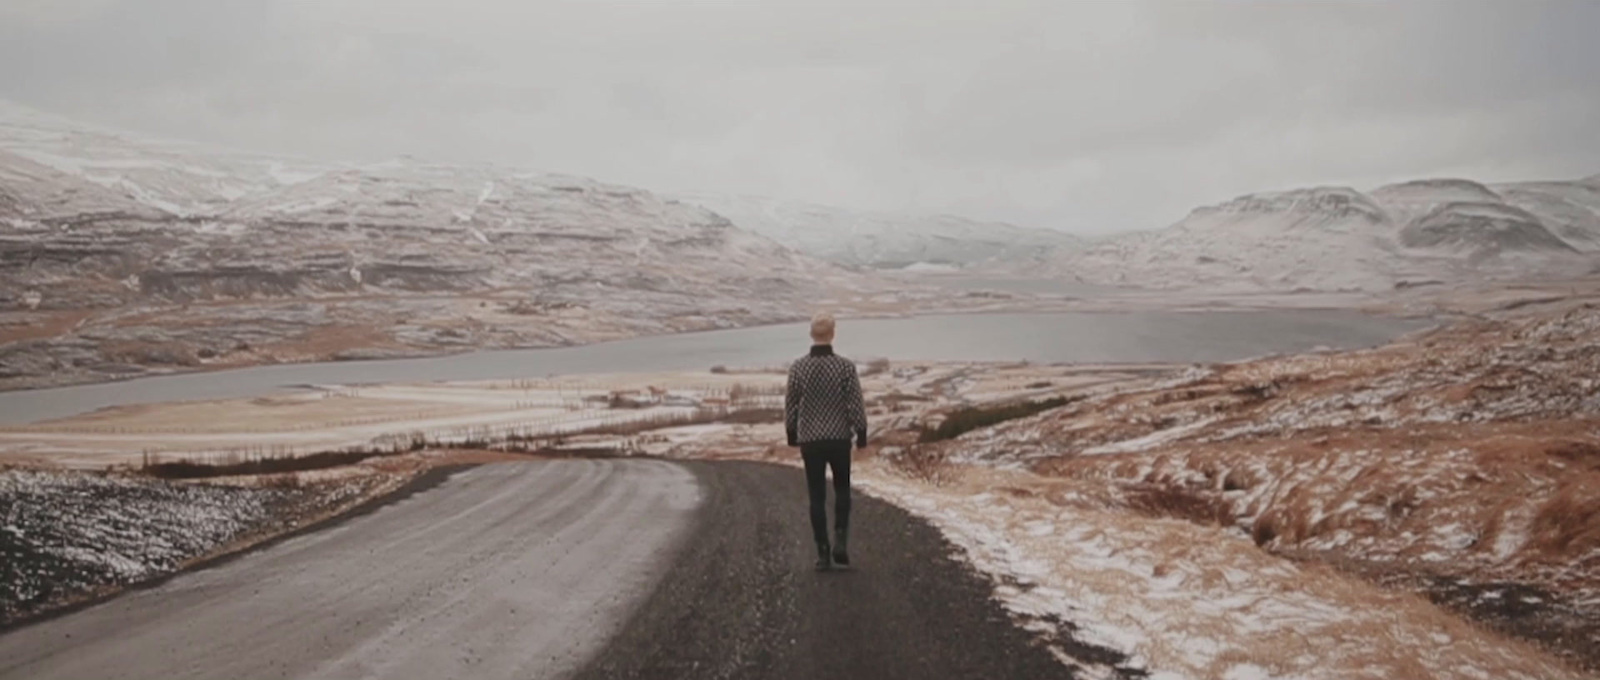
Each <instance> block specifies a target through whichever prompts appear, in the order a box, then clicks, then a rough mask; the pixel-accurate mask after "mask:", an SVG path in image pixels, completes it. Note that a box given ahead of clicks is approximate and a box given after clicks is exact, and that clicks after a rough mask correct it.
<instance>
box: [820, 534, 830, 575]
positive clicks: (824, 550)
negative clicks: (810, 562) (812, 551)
mask: <svg viewBox="0 0 1600 680" xmlns="http://www.w3.org/2000/svg"><path fill="white" fill-rule="evenodd" d="M832 568H833V562H831V561H829V560H828V543H827V541H823V542H822V543H818V544H817V571H827V570H829V569H832Z"/></svg>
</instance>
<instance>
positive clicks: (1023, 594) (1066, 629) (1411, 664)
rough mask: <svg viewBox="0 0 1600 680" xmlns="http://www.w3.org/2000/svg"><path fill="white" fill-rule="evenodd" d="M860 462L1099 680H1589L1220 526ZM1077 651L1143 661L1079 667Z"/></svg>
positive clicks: (866, 479)
mask: <svg viewBox="0 0 1600 680" xmlns="http://www.w3.org/2000/svg"><path fill="white" fill-rule="evenodd" d="M863 467H864V468H865V469H863V470H862V472H861V473H860V474H858V475H856V477H855V478H856V479H857V480H859V482H860V484H861V486H862V487H863V488H864V489H866V490H867V491H869V492H871V493H873V494H875V495H879V496H882V497H884V498H886V499H888V500H890V501H892V502H894V503H896V504H897V505H901V506H902V507H905V508H907V509H909V510H911V511H913V512H915V513H917V514H919V515H921V516H923V517H925V518H926V519H928V520H929V521H930V522H932V523H934V524H935V525H936V526H938V527H939V528H940V529H941V530H942V531H943V532H944V534H945V536H946V537H947V538H948V539H949V540H950V541H951V543H953V544H954V545H955V546H956V547H957V548H959V549H960V551H961V553H962V555H963V556H964V557H965V558H966V559H968V560H970V561H971V562H972V563H973V565H974V566H975V567H976V568H977V569H978V570H979V571H980V572H982V573H984V574H987V575H988V576H989V577H990V578H991V579H993V580H994V582H995V592H996V594H997V596H998V597H999V598H1000V600H1001V601H1002V602H1003V603H1004V604H1005V606H1006V607H1007V609H1008V610H1010V611H1011V612H1012V613H1013V614H1014V615H1015V616H1016V617H1018V619H1019V621H1021V622H1022V624H1023V625H1024V626H1025V627H1027V628H1029V629H1031V630H1035V631H1037V632H1039V633H1040V634H1041V635H1042V636H1043V637H1044V639H1045V640H1047V641H1049V643H1050V644H1051V645H1052V646H1053V647H1054V648H1055V649H1056V652H1057V654H1058V656H1059V657H1061V658H1062V659H1063V661H1064V662H1065V663H1067V664H1068V665H1069V666H1074V667H1078V668H1081V669H1083V670H1084V671H1086V676H1087V677H1119V676H1132V674H1133V672H1134V671H1139V670H1142V671H1145V672H1148V673H1149V677H1151V678H1163V679H1176V678H1229V677H1261V678H1373V677H1384V678H1526V679H1529V680H1532V679H1535V678H1537V679H1541V680H1554V679H1556V678H1578V677H1583V676H1582V675H1581V674H1579V673H1577V672H1575V671H1572V670H1570V669H1567V668H1565V667H1563V666H1562V664H1561V663H1560V662H1557V661H1554V660H1552V659H1550V658H1549V657H1548V656H1546V655H1544V654H1542V653H1540V652H1538V651H1537V650H1535V649H1534V648H1533V647H1532V646H1531V645H1527V644H1524V643H1520V642H1513V641H1508V640H1506V639H1504V638H1502V637H1500V636H1497V635H1495V634H1493V633H1489V632H1486V631H1484V630H1482V629H1480V628H1478V627H1476V626H1474V625H1472V624H1470V623H1468V622H1466V621H1463V620H1461V619H1459V618H1456V617H1454V616H1451V615H1450V614H1448V613H1446V612H1444V611H1443V610H1440V609H1439V608H1437V607H1434V606H1433V605H1431V604H1428V603H1426V602H1423V601H1421V600H1419V599H1417V598H1414V597H1412V596H1410V595H1408V594H1406V593H1400V592H1394V591H1386V590H1382V589H1380V588H1377V587H1375V586H1371V585H1368V584H1365V583H1362V582H1359V581H1356V580H1354V579H1351V578H1348V577H1346V576H1343V575H1340V574H1338V573H1335V572H1333V571H1332V570H1330V569H1326V568H1322V567H1319V566H1316V565H1298V564H1295V563H1292V562H1288V561H1285V560H1282V559H1280V558H1277V557H1274V556H1272V555H1271V554H1268V553H1265V552H1262V551H1260V550H1258V549H1256V547H1255V546H1254V544H1252V543H1250V542H1249V541H1247V540H1243V539H1241V538H1240V537H1238V536H1236V535H1231V534H1229V533H1227V532H1225V531H1223V530H1220V529H1215V528H1211V529H1207V528H1200V527H1196V526H1194V525H1192V524H1190V523H1187V522H1182V521H1178V520H1161V519H1147V518H1139V517H1136V516H1130V515H1128V514H1126V513H1119V512H1112V511H1096V510H1091V509H1084V508H1075V507H1073V506H1072V505H1071V504H1064V505H1063V504H1057V503H1054V502H1052V501H1051V500H1049V499H1048V498H1046V497H1043V495H1042V494H1041V493H1039V489H1038V487H1037V485H1036V483H1035V481H1034V480H1031V479H1026V478H1023V479H1021V480H1018V479H1014V478H1013V477H1014V476H1019V475H1015V474H1014V473H1013V474H1012V476H1008V475H1007V474H1006V473H985V472H973V473H971V474H970V475H967V476H966V477H965V479H964V480H963V481H962V482H961V483H959V484H956V485H948V486H945V487H935V486H931V485H927V484H922V483H918V482H915V481H911V480H908V479H906V478H904V477H902V476H899V475H896V474H893V473H891V472H888V471H886V470H883V469H881V468H874V467H868V466H863ZM1075 642H1077V643H1086V644H1090V645H1096V646H1103V647H1108V648H1111V649H1114V650H1118V651H1121V652H1123V653H1125V654H1127V655H1128V656H1129V657H1130V658H1131V659H1132V661H1131V662H1129V663H1127V664H1125V666H1124V667H1123V668H1120V669H1119V668H1115V667H1106V666H1101V665H1098V664H1096V663H1095V662H1094V661H1093V660H1086V659H1081V658H1076V657H1074V656H1073V655H1072V653H1071V651H1072V649H1073V644H1074V643H1075Z"/></svg>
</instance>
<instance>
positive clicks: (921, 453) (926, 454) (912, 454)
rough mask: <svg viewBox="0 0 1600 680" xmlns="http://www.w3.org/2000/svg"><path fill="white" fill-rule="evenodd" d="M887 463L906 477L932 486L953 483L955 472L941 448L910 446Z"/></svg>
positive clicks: (919, 445)
mask: <svg viewBox="0 0 1600 680" xmlns="http://www.w3.org/2000/svg"><path fill="white" fill-rule="evenodd" d="M889 462H890V463H891V464H893V465H894V467H895V469H897V470H899V471H900V472H901V473H902V474H904V475H906V476H907V477H910V478H912V479H915V480H918V481H921V482H925V483H928V484H932V485H934V486H944V485H945V484H948V483H950V482H953V481H955V477H956V474H955V470H954V468H952V467H951V465H950V460H949V457H948V454H947V453H946V452H945V450H944V448H943V447H938V446H923V445H921V444H912V445H911V446H907V447H905V448H903V449H901V450H900V451H899V452H898V453H896V454H894V455H893V456H891V457H890V458H889Z"/></svg>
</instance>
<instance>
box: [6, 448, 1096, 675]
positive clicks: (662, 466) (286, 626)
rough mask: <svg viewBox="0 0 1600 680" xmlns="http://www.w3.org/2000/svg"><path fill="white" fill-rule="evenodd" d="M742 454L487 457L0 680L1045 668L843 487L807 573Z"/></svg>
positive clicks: (904, 524)
mask: <svg viewBox="0 0 1600 680" xmlns="http://www.w3.org/2000/svg"><path fill="white" fill-rule="evenodd" d="M804 499H805V493H804V480H803V477H802V475H801V473H800V472H799V471H798V470H796V469H793V468H787V467H782V466H775V465H764V464H757V463H691V464H686V465H678V464H673V463H668V462H664V461H653V460H561V461H542V462H529V463H514V464H497V465H487V466H482V467H478V468H474V469H471V470H469V471H466V472H462V473H459V474H457V475H455V476H453V477H451V478H450V479H449V480H447V481H445V482H444V483H443V484H441V485H439V486H437V487H435V488H431V489H428V490H426V491H422V492H420V493H417V494H415V495H412V496H408V497H405V498H403V499H401V500H398V501H396V502H395V503H393V504H391V505H389V506H386V507H384V508H382V509H380V510H378V511H376V512H374V513H371V514H369V515H365V516H361V517H356V518H353V519H350V520H349V521H347V522H344V523H342V524H339V525H337V526H335V527H332V528H329V529H326V530H323V531H319V532H316V533H312V534H307V535H304V536H299V537H296V538H293V539H290V540H287V541H284V542H282V543H279V544H276V545H273V546H270V547H268V548H266V549H264V550H261V551H258V552H255V553H252V554H249V555H246V556H244V557H242V558H239V559H237V560H233V561H229V562H227V563H224V564H222V565H219V566H216V567H213V568H209V569H203V570H200V571H196V572H193V573H189V574H185V575H182V576H179V577H177V578H174V579H172V580H171V581H168V582H166V583H164V584H162V585H160V586H158V587H155V588H150V589H145V590H135V591H131V592H129V593H127V594H125V595H123V596H121V597H117V598H114V599H112V600H110V601H108V602H106V603H104V604H101V605H97V606H94V607H90V608H87V609H84V610H82V611H77V612H74V613H71V614H67V615H65V616H61V617H58V618H54V619H50V620H46V621H42V622H40V623H38V624H35V625H32V626H28V627H24V628H21V629H19V630H15V631H12V632H10V633H7V634H5V635H3V636H0V679H7V680H8V679H10V678H31V679H36V680H44V679H47V678H105V679H109V678H246V677H248V678H279V677H281V678H332V679H346V678H418V679H430V680H439V679H444V678H485V679H489V678H583V679H588V678H774V679H777V678H784V679H787V678H797V679H798V678H874V679H883V678H1058V677H1069V676H1068V673H1067V672H1066V670H1065V668H1064V667H1063V666H1062V665H1060V664H1059V663H1058V662H1056V661H1055V660H1054V659H1053V658H1052V657H1051V656H1050V655H1049V653H1048V652H1046V651H1044V650H1043V649H1041V648H1040V647H1038V646H1036V645H1034V644H1033V643H1032V642H1031V640H1030V637H1029V636H1028V635H1027V634H1026V633H1024V632H1022V631H1021V630H1019V629H1017V628H1016V627H1014V626H1013V625H1011V624H1010V623H1009V621H1008V620H1007V618H1006V616H1005V614H1004V613H1003V612H1002V611H1001V610H1000V608H999V607H998V606H997V605H996V604H994V602H993V601H992V600H990V599H989V597H988V595H989V587H988V585H987V584H986V583H985V582H984V581H983V580H982V579H981V578H980V577H978V576H977V575H975V574H973V573H972V572H971V571H970V569H968V568H966V567H965V566H963V565H961V564H960V563H958V562H956V561H954V560H952V559H950V556H949V547H948V545H947V544H946V543H945V542H944V541H943V540H942V539H941V538H940V537H939V535H938V533H937V531H936V530H934V529H933V528H931V527H929V526H928V525H927V524H925V523H923V522H921V521H919V520H916V519H914V518H912V517H910V516H909V515H907V514H906V513H905V512H903V511H901V510H899V509H897V508H894V507H893V506H890V505H887V504H884V503H881V502H878V501H875V500H873V499H870V498H866V497H864V496H863V495H861V494H859V493H858V494H857V500H856V506H855V518H856V519H855V525H856V533H855V536H854V541H853V545H852V556H853V557H854V558H855V562H856V563H857V568H856V569H855V570H853V571H850V572H833V573H820V574H819V573H816V572H814V571H812V570H811V568H810V563H811V560H812V559H813V558H814V552H813V550H812V549H811V547H810V546H809V545H808V543H809V529H808V528H807V526H808V525H807V520H806V514H805V507H804V504H805V500H804Z"/></svg>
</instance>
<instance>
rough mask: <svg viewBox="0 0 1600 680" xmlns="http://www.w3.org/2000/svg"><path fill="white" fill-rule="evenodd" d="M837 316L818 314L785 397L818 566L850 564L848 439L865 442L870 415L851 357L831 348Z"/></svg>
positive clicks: (787, 422) (789, 433)
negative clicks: (830, 502) (829, 481)
mask: <svg viewBox="0 0 1600 680" xmlns="http://www.w3.org/2000/svg"><path fill="white" fill-rule="evenodd" d="M833 335H834V320H833V317H831V316H828V315H827V314H819V315H817V317H816V318H815V319H813V320H812V322H811V340H812V343H813V344H812V346H811V351H810V352H809V353H808V354H807V355H806V356H803V357H800V358H799V359H796V360H795V361H794V363H793V364H791V365H790V366H789V383H788V389H787V391H786V392H785V396H784V430H785V433H786V434H787V436H788V441H789V445H790V446H798V447H800V455H801V456H802V457H803V458H804V459H805V464H806V486H807V488H808V491H809V493H810V497H811V532H812V537H813V538H814V539H815V540H816V542H817V568H818V569H827V568H828V567H830V566H831V565H832V564H833V563H837V564H839V565H841V566H848V565H849V564H850V555H849V552H848V550H847V548H846V546H847V542H848V540H849V533H850V444H851V440H854V441H855V444H856V446H857V447H862V448H864V447H866V445H867V414H866V408H865V406H864V404H863V402H862V397H861V380H860V377H859V376H858V375H857V374H856V366H855V364H854V363H851V362H850V360H849V359H846V358H844V357H841V356H839V355H837V354H834V352H833ZM829 468H832V469H833V489H834V538H833V542H832V544H831V545H830V543H829V541H828V515H827V493H828V492H827V485H826V484H825V477H826V474H827V470H828V469H829Z"/></svg>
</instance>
